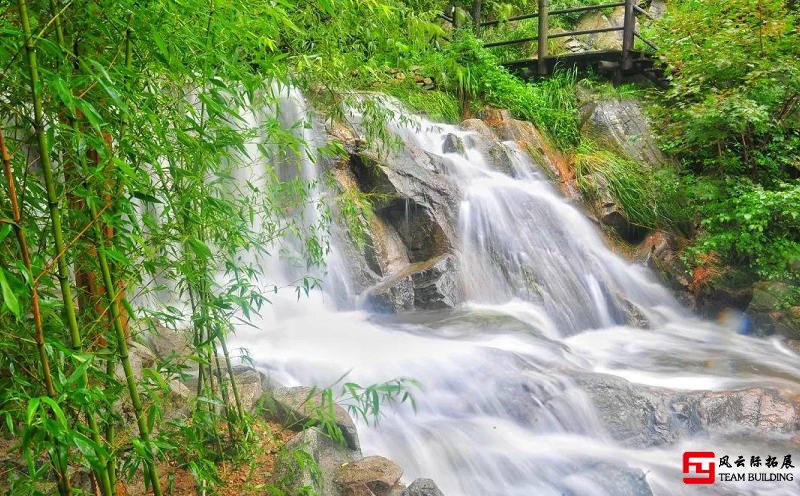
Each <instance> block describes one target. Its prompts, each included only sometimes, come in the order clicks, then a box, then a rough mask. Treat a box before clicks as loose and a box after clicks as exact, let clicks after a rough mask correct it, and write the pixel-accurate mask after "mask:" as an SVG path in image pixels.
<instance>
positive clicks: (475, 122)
mask: <svg viewBox="0 0 800 496" xmlns="http://www.w3.org/2000/svg"><path fill="white" fill-rule="evenodd" d="M458 127H459V128H461V129H463V130H464V131H474V132H476V133H478V134H479V135H481V136H483V137H484V138H486V139H488V140H496V139H497V136H495V134H494V131H492V129H491V128H490V127H489V126H487V125H486V123H485V122H483V121H482V120H480V119H466V120H464V121H463V122H462V123H461V124H459V125H458Z"/></svg>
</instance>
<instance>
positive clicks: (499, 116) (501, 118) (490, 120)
mask: <svg viewBox="0 0 800 496" xmlns="http://www.w3.org/2000/svg"><path fill="white" fill-rule="evenodd" d="M478 117H479V118H481V119H482V120H483V121H484V122H485V123H486V124H487V125H488V126H489V127H494V126H496V125H498V124H500V123H501V122H505V121H508V120H510V119H511V112H510V111H509V110H507V109H499V108H495V107H484V108H483V109H482V110H481V111H480V112H479V113H478Z"/></svg>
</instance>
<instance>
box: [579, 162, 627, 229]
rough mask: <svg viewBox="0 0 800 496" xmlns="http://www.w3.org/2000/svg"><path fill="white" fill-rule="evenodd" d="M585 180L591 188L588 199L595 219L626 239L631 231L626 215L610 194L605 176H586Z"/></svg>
mask: <svg viewBox="0 0 800 496" xmlns="http://www.w3.org/2000/svg"><path fill="white" fill-rule="evenodd" d="M587 180H588V182H589V183H590V184H591V186H592V194H591V195H590V196H591V198H590V199H591V201H592V207H593V209H594V212H595V215H596V216H597V219H598V220H599V221H600V223H601V224H603V225H605V226H609V227H611V228H613V229H614V230H615V231H616V232H617V234H619V235H620V236H623V237H627V236H625V235H626V234H627V233H628V232H629V231H630V230H631V225H630V223H629V222H628V215H627V214H626V213H625V209H624V208H623V207H622V205H620V204H619V203H618V202H617V199H616V198H614V195H613V194H612V193H611V188H610V187H609V184H608V181H607V180H606V178H605V176H603V175H602V174H591V175H589V176H587Z"/></svg>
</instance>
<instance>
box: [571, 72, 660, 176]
mask: <svg viewBox="0 0 800 496" xmlns="http://www.w3.org/2000/svg"><path fill="white" fill-rule="evenodd" d="M577 95H578V100H579V102H580V106H581V110H580V119H579V124H580V126H579V127H580V130H581V135H582V136H584V137H586V138H589V139H591V140H593V141H595V142H596V143H597V144H598V145H600V146H603V147H606V148H608V149H611V150H614V151H616V152H617V153H619V154H620V155H622V156H624V157H627V158H629V159H631V160H635V161H638V162H642V163H643V166H650V167H656V166H660V165H662V164H665V163H666V159H665V158H664V155H663V154H662V153H661V150H660V148H659V147H658V144H657V143H656V141H655V138H654V135H653V133H652V131H651V130H650V123H649V121H648V119H647V117H646V116H645V115H644V112H642V109H641V107H640V106H639V103H638V102H637V101H636V100H634V99H631V98H625V99H618V98H607V97H602V96H600V95H597V94H596V93H594V92H593V91H592V90H591V89H589V88H587V87H586V86H585V85H578V92H577Z"/></svg>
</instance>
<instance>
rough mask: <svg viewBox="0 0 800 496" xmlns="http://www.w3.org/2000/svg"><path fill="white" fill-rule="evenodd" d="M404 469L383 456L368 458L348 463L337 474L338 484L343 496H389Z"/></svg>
mask: <svg viewBox="0 0 800 496" xmlns="http://www.w3.org/2000/svg"><path fill="white" fill-rule="evenodd" d="M402 475H403V469H402V468H400V467H399V466H398V465H397V464H396V463H394V462H393V461H391V460H389V459H387V458H384V457H382V456H368V457H366V458H362V459H361V460H358V461H355V462H352V463H346V464H344V465H342V466H341V467H339V470H338V471H337V473H336V477H335V481H336V484H337V485H338V486H339V487H341V488H342V496H362V495H363V496H370V495H374V496H389V494H390V492H391V491H392V489H393V488H394V487H395V485H396V484H397V482H398V481H399V480H400V477H401V476H402Z"/></svg>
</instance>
